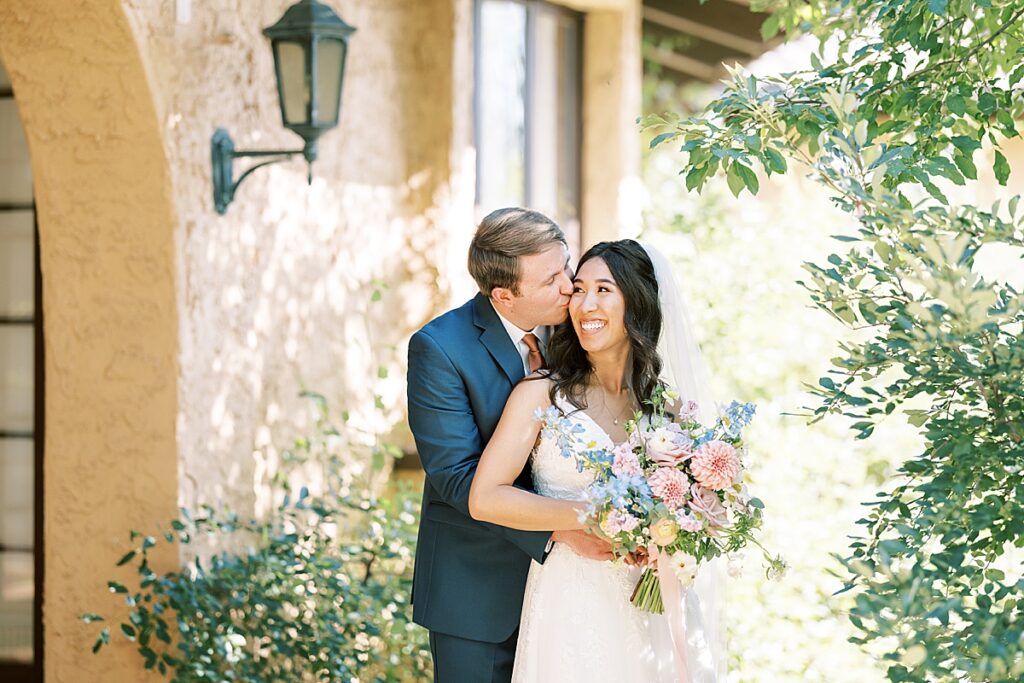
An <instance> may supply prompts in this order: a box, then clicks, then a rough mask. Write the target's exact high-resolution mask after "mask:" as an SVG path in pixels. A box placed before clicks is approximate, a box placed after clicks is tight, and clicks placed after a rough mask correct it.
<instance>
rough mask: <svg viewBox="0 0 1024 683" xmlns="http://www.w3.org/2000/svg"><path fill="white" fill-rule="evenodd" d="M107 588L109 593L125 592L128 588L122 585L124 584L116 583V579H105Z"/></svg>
mask: <svg viewBox="0 0 1024 683" xmlns="http://www.w3.org/2000/svg"><path fill="white" fill-rule="evenodd" d="M107 588H109V589H110V592H111V593H127V592H128V589H127V588H125V587H124V584H122V583H118V582H117V581H107Z"/></svg>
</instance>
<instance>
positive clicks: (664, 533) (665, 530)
mask: <svg viewBox="0 0 1024 683" xmlns="http://www.w3.org/2000/svg"><path fill="white" fill-rule="evenodd" d="M678 534H679V525H678V524H676V522H675V520H673V519H670V518H668V517H664V518H662V519H659V520H658V521H657V522H655V523H654V525H653V526H652V527H651V540H652V541H654V542H655V543H656V544H658V545H660V546H662V547H664V546H666V545H672V543H674V542H675V540H676V536H677V535H678Z"/></svg>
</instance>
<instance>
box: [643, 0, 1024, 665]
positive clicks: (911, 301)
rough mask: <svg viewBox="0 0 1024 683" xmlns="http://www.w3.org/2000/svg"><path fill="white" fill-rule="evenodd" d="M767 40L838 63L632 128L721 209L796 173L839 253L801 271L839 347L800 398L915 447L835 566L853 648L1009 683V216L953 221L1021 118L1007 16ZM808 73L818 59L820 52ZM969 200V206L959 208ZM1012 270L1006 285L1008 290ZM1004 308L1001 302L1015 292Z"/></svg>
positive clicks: (910, 21) (918, 16)
mask: <svg viewBox="0 0 1024 683" xmlns="http://www.w3.org/2000/svg"><path fill="white" fill-rule="evenodd" d="M754 8H755V9H770V10H773V11H774V14H773V15H772V17H771V18H770V19H769V20H768V21H767V22H766V23H765V26H764V33H765V35H766V37H767V36H771V35H774V33H776V32H777V31H779V30H780V29H781V30H786V31H790V32H793V33H800V32H809V33H814V34H816V35H818V36H820V37H821V38H822V43H823V46H824V44H825V39H826V38H828V37H831V39H832V41H834V42H833V46H834V47H835V48H836V49H835V50H834V52H835V56H834V57H822V56H820V55H815V56H814V57H813V58H812V60H811V61H812V68H811V69H809V70H807V71H802V72H796V73H791V74H785V75H782V76H778V77H768V78H756V77H754V76H752V75H748V74H745V73H743V72H741V70H739V69H737V70H734V71H733V72H732V76H733V77H732V79H731V81H730V82H729V83H728V84H727V85H726V88H725V91H724V92H723V93H722V94H721V95H720V96H719V97H717V98H715V99H714V100H713V101H712V102H711V103H710V104H709V105H708V107H707V109H706V111H705V113H704V115H702V116H698V117H693V118H687V119H683V118H681V117H678V116H672V115H668V116H654V117H648V118H647V119H646V121H645V124H646V125H647V126H649V127H653V128H657V129H658V132H659V134H658V135H657V136H656V137H654V139H653V140H652V142H651V144H652V146H656V145H660V144H667V143H669V142H674V143H676V144H679V145H680V149H681V151H682V152H683V153H685V155H686V157H685V162H684V168H683V170H682V173H681V175H682V176H683V177H684V181H683V182H685V185H686V187H687V188H688V189H690V190H698V191H699V190H700V189H701V188H702V187H703V186H704V184H705V183H706V181H707V180H708V178H710V177H711V176H712V175H714V174H716V173H719V172H721V173H724V174H725V176H726V179H727V181H728V185H729V187H730V189H731V190H732V191H733V193H734V194H736V195H737V196H738V195H739V194H740V193H741V192H743V191H744V190H747V191H749V192H751V193H752V194H756V193H757V191H758V189H759V179H758V174H757V173H755V170H754V169H755V168H756V167H760V169H761V170H762V171H763V173H764V174H765V175H768V176H770V175H772V174H773V173H786V172H787V171H788V169H789V168H790V163H791V162H794V161H796V162H798V163H800V164H802V165H803V166H805V167H806V168H809V169H810V170H811V172H812V174H813V175H814V177H815V178H816V179H817V180H819V181H820V182H821V183H822V184H823V185H825V186H826V187H827V188H828V189H829V190H830V192H831V194H832V196H833V199H834V201H835V202H836V204H837V205H838V206H839V207H841V208H842V209H844V210H845V211H847V212H849V213H850V214H851V215H852V216H854V217H855V218H856V219H857V221H858V223H859V226H858V227H859V229H858V232H857V234H852V235H836V236H835V238H836V240H838V241H839V242H840V243H841V244H843V245H844V249H845V251H844V252H842V253H837V254H832V255H830V256H829V257H828V262H827V263H820V264H807V266H806V268H807V270H808V272H809V277H808V279H807V280H806V281H805V282H803V283H802V284H803V285H804V286H805V287H806V289H807V290H808V291H809V293H810V296H811V299H812V300H813V302H814V304H815V305H816V306H817V307H819V308H821V309H822V310H824V311H825V312H827V313H828V314H829V315H830V316H832V317H833V318H834V319H835V320H837V321H839V322H840V323H842V324H843V325H846V326H848V327H850V328H852V329H854V330H856V331H857V335H858V336H857V341H856V342H851V343H844V344H843V346H842V347H841V349H842V354H841V355H840V356H839V357H837V358H835V359H834V360H833V365H834V366H835V368H834V370H832V371H831V373H830V375H829V376H827V377H823V378H822V379H821V380H820V382H819V386H818V388H817V390H816V393H817V395H818V396H819V397H820V398H821V404H820V405H818V406H816V407H814V409H813V413H814V415H815V416H816V419H817V418H821V417H822V416H824V415H826V414H829V413H842V414H844V415H847V416H849V417H850V418H852V420H853V424H852V427H853V429H854V430H855V431H856V432H857V436H858V438H867V437H869V436H870V435H871V434H872V432H873V430H874V429H875V426H876V425H877V424H878V422H879V421H881V420H883V419H886V417H887V416H889V415H892V414H894V413H902V414H904V415H905V416H906V418H907V419H908V420H909V421H910V422H911V423H912V424H914V425H916V426H918V427H919V428H920V429H921V430H922V431H923V435H924V437H925V439H926V441H925V448H924V450H923V452H921V453H919V454H916V455H912V454H907V457H906V459H905V461H904V463H903V465H902V467H901V469H900V470H899V472H898V474H897V477H896V479H895V480H894V481H892V482H891V484H890V485H889V486H887V487H886V489H885V490H884V491H882V492H880V493H879V495H878V496H877V499H876V500H872V501H870V502H868V503H867V505H868V506H869V508H870V513H869V514H868V515H867V516H866V517H865V518H864V519H863V520H861V524H862V533H861V535H860V537H859V538H857V539H855V541H854V542H853V543H852V546H851V553H850V555H849V556H848V557H846V558H843V562H844V564H845V566H846V568H847V570H848V572H849V574H848V576H849V579H848V583H847V589H849V590H852V591H854V594H855V596H856V607H855V608H854V609H853V611H852V614H851V621H852V622H853V624H854V626H855V627H856V628H857V629H858V630H859V632H860V634H859V636H858V637H857V639H856V642H859V643H861V644H864V645H867V646H869V647H871V648H872V649H873V650H875V651H879V652H881V653H882V656H883V658H884V660H885V661H886V663H887V672H888V677H889V679H890V680H891V681H921V682H924V681H939V680H943V681H945V680H971V681H1019V680H1022V678H1024V617H1022V615H1024V578H1022V576H1021V570H1022V562H1021V558H1022V553H1021V548H1022V547H1024V475H1022V470H1024V444H1022V440H1024V399H1022V395H1024V386H1022V385H1024V379H1022V378H1024V344H1022V341H1021V334H1022V329H1024V310H1022V304H1021V298H1020V293H1019V292H1018V291H1017V290H1016V289H1015V288H1014V286H1013V285H1012V284H1010V283H1008V282H1006V281H1004V280H1003V279H1002V278H998V277H997V278H985V277H983V276H982V275H980V274H979V272H978V271H979V268H978V266H977V263H976V262H977V261H978V260H979V257H980V256H981V254H982V253H983V252H985V251H988V252H992V250H999V249H1002V250H1004V251H1006V250H1013V249H1018V250H1019V249H1020V248H1021V247H1024V215H1022V214H1024V211H1021V210H1019V207H1018V204H1019V198H1014V199H1012V200H1010V201H1009V202H1008V204H1007V205H1006V206H1005V207H1004V206H1002V205H1001V204H1000V203H998V202H997V203H996V204H995V205H994V206H992V207H991V208H979V207H975V206H970V205H955V204H952V203H951V202H950V201H949V200H948V199H947V197H946V192H950V193H952V190H950V188H954V189H955V186H968V187H969V183H970V182H971V181H976V180H977V178H978V163H979V160H983V159H985V158H991V160H992V162H991V164H992V170H993V174H994V177H995V179H996V181H997V182H998V183H1000V184H1002V185H1005V184H1006V183H1007V180H1008V178H1009V176H1010V170H1011V169H1010V166H1009V163H1008V161H1007V159H1006V156H1005V155H1004V154H1003V152H1002V151H1000V149H999V146H1000V144H1002V143H1003V142H1004V141H1005V140H1006V139H1007V138H1011V137H1016V136H1017V135H1018V132H1017V121H1018V120H1019V119H1020V118H1021V114H1022V113H1024V87H1022V81H1024V4H1022V3H1021V2H1019V0H1013V1H1009V0H1007V1H1003V2H1000V1H999V0H985V1H979V2H969V1H967V0H901V1H899V2H897V1H895V0H893V1H887V0H883V1H880V2H879V1H869V0H843V1H836V0H812V1H811V2H805V1H803V0H800V1H796V0H775V1H761V2H755V4H754ZM822 51H823V52H826V50H824V49H823V50H822ZM965 189H966V188H965ZM1022 269H1024V264H1022V265H1021V267H1019V268H1018V270H1017V272H1020V270H1022ZM1018 286H1019V285H1018Z"/></svg>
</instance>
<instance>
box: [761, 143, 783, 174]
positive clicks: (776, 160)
mask: <svg viewBox="0 0 1024 683" xmlns="http://www.w3.org/2000/svg"><path fill="white" fill-rule="evenodd" d="M764 155H765V157H766V158H767V159H768V168H770V169H771V170H772V171H774V172H776V173H785V172H786V157H784V156H782V155H781V154H779V153H778V152H777V151H776V150H774V149H772V148H771V147H768V148H766V149H765V150H764Z"/></svg>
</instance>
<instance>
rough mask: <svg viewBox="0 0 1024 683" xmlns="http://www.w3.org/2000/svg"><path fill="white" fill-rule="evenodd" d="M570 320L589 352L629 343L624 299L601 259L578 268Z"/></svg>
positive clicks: (571, 302) (595, 259)
mask: <svg viewBox="0 0 1024 683" xmlns="http://www.w3.org/2000/svg"><path fill="white" fill-rule="evenodd" d="M569 317H570V318H571V319H572V326H573V328H575V330H576V336H577V337H579V339H580V345H582V346H583V349H584V350H585V351H587V352H588V353H594V352H595V351H607V350H609V349H614V348H616V347H618V346H620V345H622V344H629V336H628V335H627V333H626V299H625V297H623V295H622V290H620V289H619V286H618V284H616V282H615V278H614V277H612V273H611V271H610V270H608V265H607V264H606V263H605V262H604V260H602V259H600V258H592V259H590V260H589V261H587V262H586V263H584V264H583V265H582V266H580V269H579V271H578V272H577V273H576V278H575V279H574V280H573V294H572V298H571V299H570V300H569Z"/></svg>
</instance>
